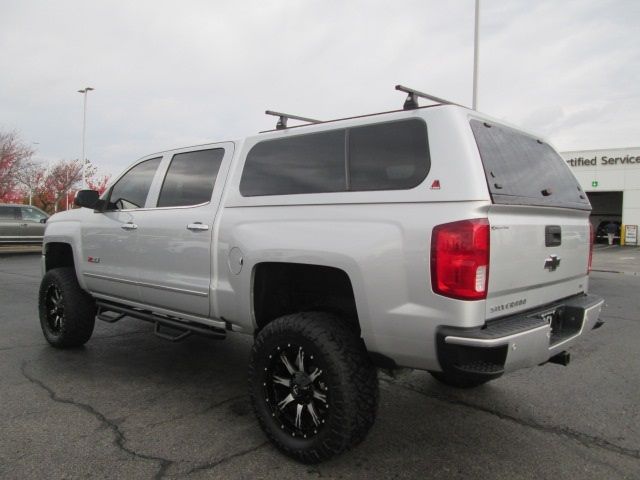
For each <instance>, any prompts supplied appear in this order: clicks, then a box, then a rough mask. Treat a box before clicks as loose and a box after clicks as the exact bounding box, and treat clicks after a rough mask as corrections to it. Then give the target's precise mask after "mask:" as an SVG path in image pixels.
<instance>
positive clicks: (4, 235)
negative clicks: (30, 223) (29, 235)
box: [0, 205, 20, 242]
mask: <svg viewBox="0 0 640 480" xmlns="http://www.w3.org/2000/svg"><path fill="white" fill-rule="evenodd" d="M19 213H20V211H19V210H18V207H13V206H9V205H0V241H1V242H12V241H13V242H15V241H16V240H18V236H19V235H20V218H19Z"/></svg>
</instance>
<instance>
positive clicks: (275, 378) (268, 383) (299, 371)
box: [263, 343, 329, 438]
mask: <svg viewBox="0 0 640 480" xmlns="http://www.w3.org/2000/svg"><path fill="white" fill-rule="evenodd" d="M269 360H270V361H269V365H268V366H267V367H265V368H267V370H266V375H265V381H264V382H263V387H264V393H265V401H266V402H267V403H268V405H269V407H270V410H271V416H272V417H273V418H274V419H275V420H276V422H279V423H280V427H281V429H282V430H284V431H286V432H287V433H289V434H290V435H291V436H292V437H296V436H297V437H298V438H300V437H302V438H310V437H313V436H314V435H317V434H318V431H321V430H322V428H323V426H324V425H325V423H326V417H327V415H328V413H329V398H328V390H329V389H328V387H327V385H326V382H325V379H324V371H323V366H322V365H321V364H320V363H319V362H318V359H317V355H316V356H314V355H313V353H311V352H307V351H305V349H304V348H303V347H302V346H300V345H296V344H291V343H286V344H282V345H278V346H277V347H276V348H275V349H274V350H272V353H270V354H269ZM325 368H326V367H325Z"/></svg>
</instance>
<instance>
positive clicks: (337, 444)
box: [249, 312, 378, 463]
mask: <svg viewBox="0 0 640 480" xmlns="http://www.w3.org/2000/svg"><path fill="white" fill-rule="evenodd" d="M249 394H250V398H251V403H252V405H253V409H254V412H255V414H256V417H257V418H258V421H259V423H260V426H261V428H262V429H263V431H264V432H265V434H266V435H267V437H268V438H269V440H271V442H272V443H273V444H274V445H275V446H276V447H277V448H279V449H280V450H281V451H282V452H283V453H285V454H286V455H288V456H290V457H293V458H295V459H296V460H298V461H301V462H303V463H318V462H320V461H322V460H326V459H328V458H330V457H332V456H334V455H337V454H340V453H342V452H344V451H346V450H348V449H350V448H352V447H353V446H355V445H356V444H358V443H359V442H360V441H362V440H363V439H364V438H365V436H366V434H367V432H368V431H369V429H370V428H371V426H372V425H373V423H374V421H375V416H376V411H377V406H378V377H377V371H376V369H375V367H374V366H373V364H372V363H371V360H370V358H369V356H368V354H367V351H366V349H365V347H364V343H363V342H362V340H361V339H360V338H359V336H358V335H357V333H356V332H355V331H353V329H352V328H350V327H349V326H348V325H347V324H346V322H344V321H343V320H341V319H340V318H338V317H336V316H334V315H331V314H329V313H324V312H301V313H296V314H292V315H286V316H284V317H280V318H277V319H276V320H273V321H272V322H271V323H269V324H268V325H267V326H265V327H264V328H263V329H262V330H261V331H260V332H259V334H258V335H257V337H256V340H255V343H254V345H253V349H252V352H251V362H250V364H249Z"/></svg>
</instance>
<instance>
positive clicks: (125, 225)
mask: <svg viewBox="0 0 640 480" xmlns="http://www.w3.org/2000/svg"><path fill="white" fill-rule="evenodd" d="M120 228H122V229H123V230H136V229H137V228H138V225H136V224H135V223H131V222H129V223H123V224H122V225H120Z"/></svg>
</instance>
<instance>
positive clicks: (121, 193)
mask: <svg viewBox="0 0 640 480" xmlns="http://www.w3.org/2000/svg"><path fill="white" fill-rule="evenodd" d="M161 160H162V157H158V158H152V159H150V160H145V161H144V162H141V163H139V164H137V165H136V166H134V167H133V168H132V169H131V170H129V171H128V172H127V173H125V174H124V176H123V177H122V178H120V180H118V181H117V183H116V184H115V185H114V186H113V188H112V189H111V194H110V195H109V205H108V208H107V210H132V209H136V208H142V207H144V204H145V202H146V200H147V195H148V193H149V189H150V188H151V183H152V182H153V176H154V175H155V173H156V170H157V169H158V165H160V161H161Z"/></svg>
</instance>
